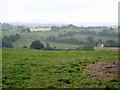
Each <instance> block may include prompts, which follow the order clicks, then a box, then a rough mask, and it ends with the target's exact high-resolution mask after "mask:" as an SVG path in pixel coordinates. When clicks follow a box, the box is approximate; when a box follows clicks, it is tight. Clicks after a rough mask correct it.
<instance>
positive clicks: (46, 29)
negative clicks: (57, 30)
mask: <svg viewBox="0 0 120 90" xmlns="http://www.w3.org/2000/svg"><path fill="white" fill-rule="evenodd" d="M50 30H51V28H50V27H41V28H31V29H30V31H31V32H38V31H50Z"/></svg>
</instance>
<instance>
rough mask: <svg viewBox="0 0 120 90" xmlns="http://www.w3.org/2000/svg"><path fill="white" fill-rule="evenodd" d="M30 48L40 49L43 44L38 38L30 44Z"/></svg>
mask: <svg viewBox="0 0 120 90" xmlns="http://www.w3.org/2000/svg"><path fill="white" fill-rule="evenodd" d="M30 48H32V49H42V48H44V45H43V44H42V43H41V42H40V41H39V40H35V41H33V42H32V44H31V45H30Z"/></svg>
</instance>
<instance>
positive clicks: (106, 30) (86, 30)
mask: <svg viewBox="0 0 120 90" xmlns="http://www.w3.org/2000/svg"><path fill="white" fill-rule="evenodd" d="M92 28H95V27H77V26H74V25H72V24H69V25H66V26H61V27H60V26H52V27H51V30H64V29H78V30H79V32H74V31H73V32H67V33H64V34H60V36H67V35H69V34H71V35H73V34H89V35H99V36H115V37H116V36H118V33H119V32H118V33H117V32H114V31H113V28H111V27H110V28H107V27H101V28H102V29H103V30H102V31H101V32H98V33H96V32H95V31H90V29H92Z"/></svg>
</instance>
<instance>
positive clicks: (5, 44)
mask: <svg viewBox="0 0 120 90" xmlns="http://www.w3.org/2000/svg"><path fill="white" fill-rule="evenodd" d="M2 47H3V48H12V47H13V45H12V42H11V40H10V39H9V37H7V36H5V37H3V38H2Z"/></svg>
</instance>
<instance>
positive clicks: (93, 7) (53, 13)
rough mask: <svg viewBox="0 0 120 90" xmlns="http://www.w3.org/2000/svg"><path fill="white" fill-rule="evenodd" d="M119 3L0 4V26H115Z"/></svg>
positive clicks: (25, 0) (55, 0)
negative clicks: (70, 24)
mask: <svg viewBox="0 0 120 90" xmlns="http://www.w3.org/2000/svg"><path fill="white" fill-rule="evenodd" d="M118 1H119V0H0V11H1V12H0V22H23V23H44V24H45V23H57V24H59V23H60V24H61V23H63V24H66V23H72V24H75V25H80V24H91V25H112V24H115V25H116V24H117V23H118Z"/></svg>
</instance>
